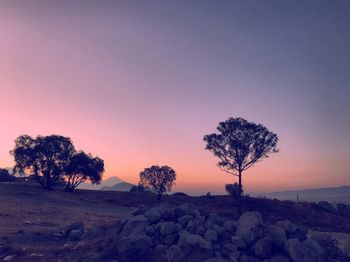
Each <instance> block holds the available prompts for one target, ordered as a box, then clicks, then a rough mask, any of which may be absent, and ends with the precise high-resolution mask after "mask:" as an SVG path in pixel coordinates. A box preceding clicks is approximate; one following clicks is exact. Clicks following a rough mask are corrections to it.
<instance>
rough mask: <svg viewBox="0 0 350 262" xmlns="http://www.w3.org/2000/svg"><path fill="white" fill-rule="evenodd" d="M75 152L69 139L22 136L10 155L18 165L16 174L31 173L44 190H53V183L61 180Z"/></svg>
mask: <svg viewBox="0 0 350 262" xmlns="http://www.w3.org/2000/svg"><path fill="white" fill-rule="evenodd" d="M74 151H75V149H74V146H73V144H72V141H71V140H70V138H68V137H63V136H59V135H50V136H37V137H36V138H32V137H31V136H28V135H22V136H19V137H18V138H17V139H16V140H15V148H14V149H13V150H12V151H11V152H10V153H11V154H12V155H13V156H14V160H15V163H16V164H15V167H14V172H19V173H22V172H26V171H28V172H31V173H32V174H33V176H34V177H35V179H36V181H37V182H38V183H39V184H40V185H41V186H42V187H43V188H46V189H52V183H53V182H55V181H59V180H60V176H61V175H62V173H63V171H64V170H65V168H66V167H67V165H68V164H69V159H70V156H71V155H72V153H74Z"/></svg>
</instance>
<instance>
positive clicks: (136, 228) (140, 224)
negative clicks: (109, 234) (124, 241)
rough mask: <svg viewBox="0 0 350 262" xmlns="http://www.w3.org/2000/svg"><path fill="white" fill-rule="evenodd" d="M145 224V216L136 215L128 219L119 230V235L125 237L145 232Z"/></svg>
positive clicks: (146, 222)
mask: <svg viewBox="0 0 350 262" xmlns="http://www.w3.org/2000/svg"><path fill="white" fill-rule="evenodd" d="M147 226H149V221H148V220H147V218H146V217H145V216H144V215H138V216H135V217H132V218H130V219H129V221H128V222H127V223H126V225H125V226H124V227H123V229H122V231H121V232H120V235H121V236H122V237H126V236H129V235H135V234H139V233H143V232H145V230H146V227H147Z"/></svg>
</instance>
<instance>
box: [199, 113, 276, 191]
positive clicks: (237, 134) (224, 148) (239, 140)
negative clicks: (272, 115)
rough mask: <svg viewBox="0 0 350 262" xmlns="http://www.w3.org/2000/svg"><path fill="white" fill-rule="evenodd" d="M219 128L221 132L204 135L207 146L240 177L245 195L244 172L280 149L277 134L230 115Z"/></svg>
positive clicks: (222, 164)
mask: <svg viewBox="0 0 350 262" xmlns="http://www.w3.org/2000/svg"><path fill="white" fill-rule="evenodd" d="M217 130H218V131H219V132H218V133H213V134H209V135H206V136H204V141H205V142H206V143H207V145H206V149H207V150H209V151H211V152H212V153H213V154H214V155H215V156H216V157H218V158H219V162H218V166H219V168H221V169H222V170H223V171H225V172H227V173H229V174H232V175H235V176H238V178H239V190H240V194H242V172H243V171H245V170H247V169H248V168H250V167H252V166H253V165H254V164H256V163H257V162H259V161H260V160H262V159H263V158H266V157H268V156H269V155H270V154H272V153H276V152H278V149H277V143H278V136H277V135H276V134H275V133H273V132H270V131H269V130H268V129H267V128H266V127H264V126H263V125H261V124H255V123H253V122H248V121H247V120H245V119H243V118H232V117H231V118H229V119H228V120H226V121H224V122H220V123H219V125H218V127H217Z"/></svg>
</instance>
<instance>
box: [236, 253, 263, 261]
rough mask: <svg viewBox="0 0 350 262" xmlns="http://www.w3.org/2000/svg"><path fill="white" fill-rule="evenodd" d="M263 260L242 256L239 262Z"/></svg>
mask: <svg viewBox="0 0 350 262" xmlns="http://www.w3.org/2000/svg"><path fill="white" fill-rule="evenodd" d="M260 261H261V260H260V259H258V258H256V257H253V256H247V255H242V256H241V257H240V258H239V262H260Z"/></svg>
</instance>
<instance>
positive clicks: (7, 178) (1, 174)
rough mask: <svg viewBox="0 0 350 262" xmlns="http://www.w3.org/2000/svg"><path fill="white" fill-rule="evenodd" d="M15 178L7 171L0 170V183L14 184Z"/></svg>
mask: <svg viewBox="0 0 350 262" xmlns="http://www.w3.org/2000/svg"><path fill="white" fill-rule="evenodd" d="M15 180H16V177H15V176H13V175H11V174H10V172H9V171H8V170H7V169H4V168H0V182H14V181H15Z"/></svg>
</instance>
